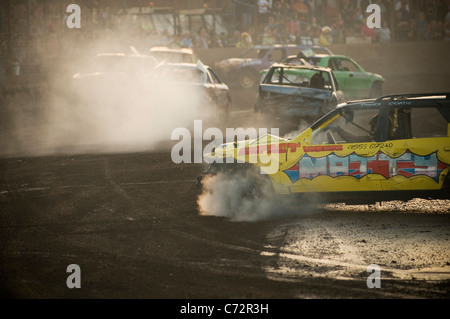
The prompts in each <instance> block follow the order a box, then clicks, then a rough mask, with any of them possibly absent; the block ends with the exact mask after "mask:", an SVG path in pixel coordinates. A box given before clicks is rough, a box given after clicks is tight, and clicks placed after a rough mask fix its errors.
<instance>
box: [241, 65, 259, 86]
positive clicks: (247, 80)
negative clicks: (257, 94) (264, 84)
mask: <svg viewBox="0 0 450 319" xmlns="http://www.w3.org/2000/svg"><path fill="white" fill-rule="evenodd" d="M257 82H258V80H257V76H256V75H255V72H252V71H250V70H243V71H242V72H241V73H240V74H239V78H238V83H239V86H240V87H241V88H243V89H246V90H249V89H252V88H255V87H256V84H257Z"/></svg>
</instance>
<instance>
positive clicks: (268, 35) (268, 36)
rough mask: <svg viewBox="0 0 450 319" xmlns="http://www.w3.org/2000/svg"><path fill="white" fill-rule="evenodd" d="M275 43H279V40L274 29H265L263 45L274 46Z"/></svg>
mask: <svg viewBox="0 0 450 319" xmlns="http://www.w3.org/2000/svg"><path fill="white" fill-rule="evenodd" d="M275 43H277V39H276V37H275V35H274V31H273V29H271V28H269V27H265V28H264V34H263V40H262V44H263V45H274V44H275Z"/></svg>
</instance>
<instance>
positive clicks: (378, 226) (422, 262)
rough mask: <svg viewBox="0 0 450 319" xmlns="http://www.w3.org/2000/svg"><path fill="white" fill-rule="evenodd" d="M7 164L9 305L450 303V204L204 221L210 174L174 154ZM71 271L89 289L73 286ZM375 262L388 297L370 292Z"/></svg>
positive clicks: (4, 275)
mask: <svg viewBox="0 0 450 319" xmlns="http://www.w3.org/2000/svg"><path fill="white" fill-rule="evenodd" d="M0 163H1V164H0V165H1V166H0V168H1V175H0V176H1V185H0V203H1V214H0V217H1V219H0V227H1V228H2V231H1V235H0V236H1V240H0V242H1V263H0V267H1V270H0V286H1V287H2V289H1V296H2V297H18V298H392V297H393V298H415V297H420V298H422V297H424V298H448V297H449V296H450V293H449V291H450V289H449V288H450V266H449V263H450V249H449V248H450V242H449V239H450V211H449V210H450V202H449V201H419V200H416V201H412V202H410V203H408V204H407V205H403V204H399V203H388V204H384V205H382V206H370V207H369V206H354V207H351V206H339V205H338V206H328V207H325V208H321V209H317V210H314V211H308V212H302V211H301V208H299V213H300V214H299V215H297V216H292V217H285V218H278V219H271V220H265V221H259V222H232V221H230V220H227V219H224V218H219V217H205V216H199V214H198V208H197V204H196V198H197V195H198V194H199V190H198V189H197V188H196V187H195V177H196V176H197V174H198V172H199V170H200V169H201V165H200V164H183V165H177V164H173V163H172V162H171V160H170V153H169V152H161V153H135V154H121V155H89V156H87V155H80V156H57V157H38V158H20V159H19V158H14V159H2V160H1V162H0ZM299 204H300V203H299ZM299 206H300V205H299ZM430 210H431V211H432V212H430ZM69 264H78V265H79V266H80V268H81V274H82V276H81V284H82V288H81V289H68V288H67V286H66V279H67V277H68V275H69V274H68V273H66V268H67V266H68V265H69ZM369 264H378V265H379V266H380V267H381V285H382V286H381V287H382V288H381V289H369V288H368V287H367V285H366V279H367V277H368V275H369V273H367V272H366V267H367V266H368V265H369Z"/></svg>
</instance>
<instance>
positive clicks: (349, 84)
mask: <svg viewBox="0 0 450 319" xmlns="http://www.w3.org/2000/svg"><path fill="white" fill-rule="evenodd" d="M328 67H329V68H331V69H332V70H333V73H334V75H335V77H336V79H337V81H338V83H339V86H340V88H341V90H342V91H343V92H344V94H345V95H346V97H347V98H358V97H367V96H369V92H370V85H371V83H370V81H371V80H370V77H369V75H368V74H367V73H366V72H365V71H364V70H363V69H362V68H361V67H360V66H359V65H358V64H357V63H356V62H355V61H353V60H352V59H350V58H348V57H340V56H338V57H330V58H329V60H328Z"/></svg>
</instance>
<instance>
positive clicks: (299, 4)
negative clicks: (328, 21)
mask: <svg viewBox="0 0 450 319" xmlns="http://www.w3.org/2000/svg"><path fill="white" fill-rule="evenodd" d="M292 9H294V11H295V12H297V13H298V17H299V19H300V20H302V21H305V20H306V16H307V15H308V7H307V6H306V4H304V3H303V0H296V2H295V3H294V5H293V6H292Z"/></svg>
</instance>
